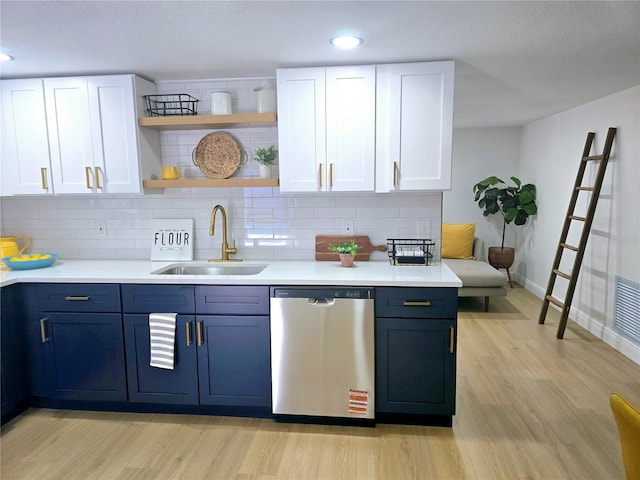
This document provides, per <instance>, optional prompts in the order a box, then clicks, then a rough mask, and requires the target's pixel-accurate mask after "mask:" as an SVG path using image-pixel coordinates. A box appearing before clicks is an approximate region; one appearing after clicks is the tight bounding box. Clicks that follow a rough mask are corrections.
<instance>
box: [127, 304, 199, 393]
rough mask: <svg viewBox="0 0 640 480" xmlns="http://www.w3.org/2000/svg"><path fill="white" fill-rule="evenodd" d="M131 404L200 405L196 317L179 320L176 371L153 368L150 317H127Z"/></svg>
mask: <svg viewBox="0 0 640 480" xmlns="http://www.w3.org/2000/svg"><path fill="white" fill-rule="evenodd" d="M124 340H125V345H126V359H127V385H128V387H129V401H131V402H150V403H166V404H182V405H197V404H198V363H197V356H196V342H195V317H194V316H193V315H178V316H177V317H176V343H175V351H174V355H175V357H174V368H173V370H166V369H163V368H156V367H151V366H150V365H149V362H150V360H151V349H150V335H149V316H148V315H143V314H126V315H124Z"/></svg>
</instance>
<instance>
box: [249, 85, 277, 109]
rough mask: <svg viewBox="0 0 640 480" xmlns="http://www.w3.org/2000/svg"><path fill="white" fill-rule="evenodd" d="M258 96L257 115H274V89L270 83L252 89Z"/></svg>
mask: <svg viewBox="0 0 640 480" xmlns="http://www.w3.org/2000/svg"><path fill="white" fill-rule="evenodd" d="M253 91H254V92H256V93H257V94H258V108H257V110H258V113H275V111H276V89H275V87H274V86H273V84H272V83H271V82H265V83H263V84H262V85H261V86H260V87H256V88H254V89H253Z"/></svg>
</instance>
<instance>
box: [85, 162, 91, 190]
mask: <svg viewBox="0 0 640 480" xmlns="http://www.w3.org/2000/svg"><path fill="white" fill-rule="evenodd" d="M84 179H85V180H86V182H87V188H88V189H89V190H91V167H84Z"/></svg>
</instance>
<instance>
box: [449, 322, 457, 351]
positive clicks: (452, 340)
mask: <svg viewBox="0 0 640 480" xmlns="http://www.w3.org/2000/svg"><path fill="white" fill-rule="evenodd" d="M455 338H456V329H455V328H453V327H449V352H450V353H453V351H454V347H455Z"/></svg>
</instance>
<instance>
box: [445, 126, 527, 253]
mask: <svg viewBox="0 0 640 480" xmlns="http://www.w3.org/2000/svg"><path fill="white" fill-rule="evenodd" d="M519 159H520V127H500V128H457V129H455V130H454V131H453V166H452V174H451V178H452V181H451V190H450V191H448V192H444V193H443V196H442V221H443V222H444V223H475V224H476V236H477V237H479V238H482V239H483V240H484V243H485V247H490V246H494V245H500V242H501V239H502V217H501V216H500V215H491V216H489V217H484V216H483V215H482V210H480V208H479V207H478V204H477V203H475V201H474V193H473V186H474V185H475V184H476V183H478V182H479V181H480V180H483V179H485V178H487V177H489V176H491V175H495V176H497V177H500V178H502V179H503V180H504V181H505V182H508V183H511V181H510V180H509V179H510V177H512V176H515V177H518V178H520V179H521V180H523V181H525V182H526V183H528V182H529V179H525V178H521V177H519V172H518V168H519ZM516 230H517V227H515V226H514V225H507V230H506V235H505V245H506V246H513V247H517V245H516V244H515V232H516ZM485 255H486V252H485Z"/></svg>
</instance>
